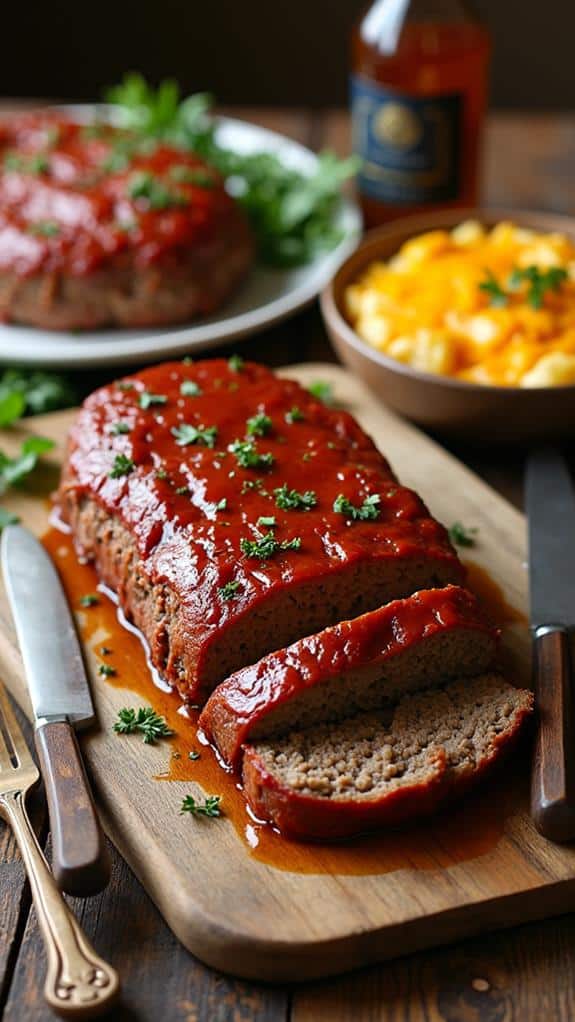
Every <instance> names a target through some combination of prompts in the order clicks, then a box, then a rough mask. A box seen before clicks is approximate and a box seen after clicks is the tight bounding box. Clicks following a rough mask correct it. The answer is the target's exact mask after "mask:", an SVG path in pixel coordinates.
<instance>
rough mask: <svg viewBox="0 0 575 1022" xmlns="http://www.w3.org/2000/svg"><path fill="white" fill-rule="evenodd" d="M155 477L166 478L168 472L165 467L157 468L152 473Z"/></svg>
mask: <svg viewBox="0 0 575 1022" xmlns="http://www.w3.org/2000/svg"><path fill="white" fill-rule="evenodd" d="M154 475H155V477H156V479H167V478H168V473H167V471H166V469H165V468H157V469H156V471H155V473H154Z"/></svg>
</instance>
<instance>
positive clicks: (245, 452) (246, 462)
mask: <svg viewBox="0 0 575 1022" xmlns="http://www.w3.org/2000/svg"><path fill="white" fill-rule="evenodd" d="M228 450H229V451H231V452H232V454H235V456H236V459H237V462H238V465H239V466H240V467H241V468H261V469H270V468H271V467H272V465H273V463H274V461H275V459H274V456H273V454H271V452H269V451H268V452H267V453H265V454H260V452H259V451H258V449H257V447H256V445H255V443H254V441H253V440H234V442H233V444H230V446H229V447H228Z"/></svg>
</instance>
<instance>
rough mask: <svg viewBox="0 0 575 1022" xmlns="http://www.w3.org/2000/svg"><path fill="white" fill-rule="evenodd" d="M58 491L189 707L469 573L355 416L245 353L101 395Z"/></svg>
mask: <svg viewBox="0 0 575 1022" xmlns="http://www.w3.org/2000/svg"><path fill="white" fill-rule="evenodd" d="M58 501H59V504H60V508H61V513H62V516H63V518H64V519H65V520H66V521H67V522H68V523H69V525H70V527H71V529H72V532H73V535H74V538H75V541H76V544H77V546H78V549H79V550H80V552H81V554H82V555H83V556H85V557H86V558H88V559H90V560H92V561H93V562H94V564H95V566H96V569H97V571H98V573H99V575H100V577H101V578H102V580H103V581H104V582H105V583H106V584H107V585H108V586H110V587H111V588H112V589H113V590H115V591H116V592H117V594H118V598H119V602H120V605H121V606H122V608H123V610H124V612H125V613H126V615H127V616H128V618H129V619H130V620H132V621H133V622H134V623H135V624H136V625H137V626H138V627H139V628H140V629H141V631H142V632H143V634H144V636H145V637H146V639H147V641H148V643H149V646H150V654H151V659H152V663H153V664H154V666H155V667H156V668H158V670H159V671H160V673H161V674H162V675H163V676H164V678H165V679H166V680H167V681H168V682H169V683H170V684H171V685H173V686H176V687H177V688H178V690H179V691H180V693H181V694H182V696H183V697H184V699H186V700H188V701H190V702H194V703H195V702H201V701H202V700H203V699H204V698H205V697H206V696H207V695H208V694H209V692H210V691H211V689H212V688H213V687H214V686H215V685H216V684H217V683H218V682H219V681H221V680H222V679H223V678H225V677H227V676H228V675H229V674H230V673H232V672H234V671H236V670H238V669H239V668H241V667H244V666H245V665H246V664H249V663H254V662H255V661H256V660H258V659H260V657H262V656H263V655H265V654H266V653H268V652H270V651H271V650H273V649H278V648H282V647H284V646H287V645H289V643H291V642H294V641H295V640H296V639H299V638H301V637H302V636H304V635H309V634H311V633H313V632H316V631H319V630H320V629H322V628H324V627H326V626H328V625H331V624H335V623H336V622H337V621H340V620H343V619H346V618H350V617H353V616H356V615H358V614H361V613H363V612H365V611H369V610H373V609H375V608H376V607H378V606H380V605H381V604H383V603H386V602H388V601H389V600H390V599H394V598H396V597H404V596H408V595H409V594H411V593H413V592H415V591H416V590H418V589H424V588H430V587H434V586H443V585H447V584H448V583H459V582H461V581H462V578H463V574H464V572H463V568H462V566H461V563H460V562H459V560H458V557H457V555H456V553H455V551H454V550H453V547H452V546H451V544H450V542H449V539H448V536H447V533H446V530H445V529H444V528H443V526H441V525H439V524H438V522H436V521H434V519H433V518H431V517H430V515H429V512H428V511H427V508H426V507H425V505H424V504H423V502H422V501H421V499H420V498H419V497H418V496H417V494H415V493H413V491H411V490H409V489H406V488H405V487H403V486H401V485H400V484H399V483H398V482H397V480H396V479H395V476H394V474H393V472H392V470H391V469H390V467H389V465H388V463H387V462H386V460H385V459H384V458H383V457H382V455H381V454H380V453H379V452H378V450H377V449H376V447H375V446H374V444H373V442H372V441H371V440H370V439H369V438H368V437H367V436H366V435H365V434H364V433H363V431H362V430H361V429H360V427H359V426H358V425H357V423H356V422H355V421H354V420H353V419H352V417H351V416H350V415H349V414H347V413H346V412H344V411H338V410H334V409H329V408H327V407H325V406H324V405H323V404H322V403H321V402H319V401H318V400H316V399H315V398H314V397H313V396H312V395H311V394H309V393H308V392H307V391H306V390H304V389H303V388H302V387H300V386H299V385H298V384H297V383H295V382H293V381H288V380H283V379H279V378H278V377H276V376H275V375H274V374H273V373H272V372H270V371H269V370H267V369H265V368H263V367H261V366H258V365H254V364H243V363H242V361H241V360H236V359H232V360H230V361H229V362H226V361H223V360H214V361H206V362H200V363H197V364H193V365H189V364H185V363H169V364H167V365H162V366H157V367H154V368H152V369H148V370H145V371H143V372H142V373H139V374H138V375H136V376H133V377H131V378H127V379H125V380H122V381H120V382H119V383H116V384H112V385H111V386H107V387H104V388H102V389H101V390H98V391H96V392H95V393H94V394H92V395H91V396H90V397H89V398H88V399H87V400H86V402H85V403H84V406H83V407H82V409H81V410H80V412H79V414H78V417H77V419H76V422H75V424H74V426H73V428H72V430H71V433H70V437H69V443H68V452H67V458H66V462H65V467H64V471H63V476H62V482H61V485H60V489H59V494H58Z"/></svg>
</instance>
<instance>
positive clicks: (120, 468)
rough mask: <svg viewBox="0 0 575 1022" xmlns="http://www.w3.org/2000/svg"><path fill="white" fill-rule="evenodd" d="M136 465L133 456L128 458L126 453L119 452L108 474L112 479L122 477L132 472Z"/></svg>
mask: <svg viewBox="0 0 575 1022" xmlns="http://www.w3.org/2000/svg"><path fill="white" fill-rule="evenodd" d="M135 467H136V466H135V464H134V462H133V461H132V459H131V458H128V457H127V456H126V455H125V454H117V455H116V457H115V458H114V464H113V465H112V468H111V470H110V472H108V475H109V477H110V479H120V478H121V476H129V475H130V472H133V471H134V469H135Z"/></svg>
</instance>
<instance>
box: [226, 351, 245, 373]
mask: <svg viewBox="0 0 575 1022" xmlns="http://www.w3.org/2000/svg"><path fill="white" fill-rule="evenodd" d="M244 365H245V359H243V358H242V356H241V355H230V357H229V359H228V367H229V369H230V370H231V372H232V373H241V371H242V369H243V368H244Z"/></svg>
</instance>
